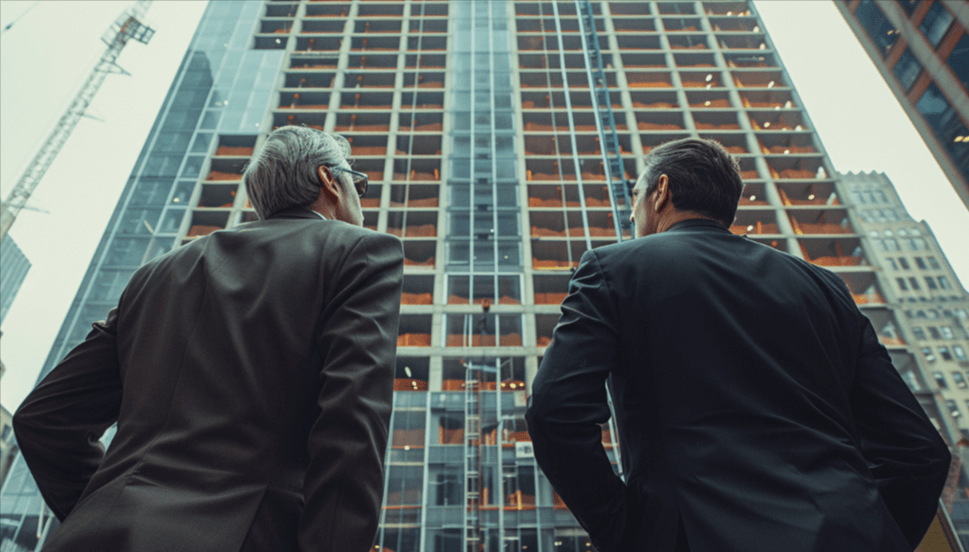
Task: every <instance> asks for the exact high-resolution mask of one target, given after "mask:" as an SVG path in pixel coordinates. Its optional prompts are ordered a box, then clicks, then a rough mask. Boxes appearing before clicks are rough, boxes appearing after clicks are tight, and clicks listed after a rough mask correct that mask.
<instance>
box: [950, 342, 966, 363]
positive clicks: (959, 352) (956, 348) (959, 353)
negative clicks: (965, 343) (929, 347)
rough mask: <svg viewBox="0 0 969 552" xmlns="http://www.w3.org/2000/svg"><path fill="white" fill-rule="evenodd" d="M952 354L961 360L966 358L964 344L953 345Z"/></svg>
mask: <svg viewBox="0 0 969 552" xmlns="http://www.w3.org/2000/svg"><path fill="white" fill-rule="evenodd" d="M952 354H954V355H955V356H956V358H957V359H959V360H966V359H967V357H966V350H965V349H963V348H962V345H953V346H952Z"/></svg>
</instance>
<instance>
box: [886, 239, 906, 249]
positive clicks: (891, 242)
mask: <svg viewBox="0 0 969 552" xmlns="http://www.w3.org/2000/svg"><path fill="white" fill-rule="evenodd" d="M901 250H902V248H900V247H899V246H898V240H896V239H895V238H891V239H887V240H885V251H901Z"/></svg>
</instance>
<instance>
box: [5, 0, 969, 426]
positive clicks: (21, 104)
mask: <svg viewBox="0 0 969 552" xmlns="http://www.w3.org/2000/svg"><path fill="white" fill-rule="evenodd" d="M32 6H33V7H32ZM125 6H126V4H125V3H124V2H118V1H107V2H96V1H84V2H77V1H63V2H59V1H50V0H45V1H43V2H41V3H39V4H37V5H36V6H34V2H33V1H13V0H3V1H0V27H6V26H7V25H8V24H9V23H10V22H12V21H14V20H15V19H17V18H18V17H19V16H21V15H22V14H24V13H25V11H26V10H28V9H29V10H30V11H28V12H26V15H24V16H23V17H22V18H21V19H20V20H19V21H17V22H16V23H15V25H14V26H13V27H12V28H11V29H10V30H8V31H5V32H3V34H2V35H0V143H2V148H0V196H2V197H6V195H7V193H8V192H9V189H10V187H12V186H13V185H14V183H16V181H17V179H18V178H19V176H20V175H21V173H22V171H23V169H24V167H25V166H26V165H27V163H28V162H29V161H30V158H31V157H32V156H33V154H34V153H35V152H36V150H37V148H38V146H39V145H40V144H41V143H43V140H44V139H45V138H46V136H47V134H48V133H49V132H50V130H51V129H52V128H53V126H54V124H55V122H56V121H57V119H58V118H59V117H60V116H61V114H62V113H63V112H64V109H65V108H66V107H67V105H68V104H69V102H70V100H71V99H72V98H73V97H74V95H75V93H76V92H77V90H78V88H79V87H80V85H81V83H82V82H83V79H84V78H85V77H86V76H87V75H88V73H89V71H90V69H91V68H92V67H93V66H94V64H95V62H96V61H97V59H98V58H99V57H100V55H101V53H102V52H103V51H104V44H103V43H102V42H101V41H100V40H99V39H100V36H101V34H102V33H103V32H104V31H105V30H106V29H107V28H108V27H109V25H110V24H111V22H112V21H113V20H114V19H115V18H116V17H118V15H120V14H121V12H122V11H123V10H124V8H125ZM756 6H757V8H758V9H759V10H760V12H761V14H762V16H763V18H764V22H765V25H766V27H767V30H768V31H769V32H770V34H771V37H772V38H773V40H774V42H775V44H776V46H777V49H778V51H779V52H780V56H781V58H782V59H783V61H784V64H785V66H786V68H787V69H788V71H789V73H790V74H791V77H792V79H793V81H794V84H795V86H796V87H797V89H798V92H799V93H800V95H801V98H802V100H803V102H804V104H805V105H804V107H805V108H806V109H807V110H808V112H809V114H810V117H811V119H812V121H813V123H814V125H815V128H816V129H817V131H818V133H819V135H820V137H821V140H822V142H823V143H824V146H825V148H826V149H827V152H828V154H829V156H830V158H831V161H832V162H833V164H834V166H835V168H836V169H837V170H839V171H842V172H847V171H855V172H857V171H872V170H874V171H879V172H885V173H886V174H887V175H888V177H889V178H890V179H891V180H892V181H893V182H894V183H895V185H896V187H897V188H898V190H899V193H900V195H901V196H902V200H903V201H904V202H905V205H906V206H907V207H908V209H909V212H910V213H911V214H912V216H913V217H915V218H916V219H918V220H922V219H925V220H927V221H928V222H929V224H930V225H931V227H932V229H933V231H934V232H935V234H936V236H937V237H938V238H939V241H940V242H941V243H942V246H943V248H944V249H945V252H946V254H947V256H948V258H949V261H950V262H952V264H953V265H954V267H955V269H956V271H957V273H959V275H960V277H961V278H962V281H963V282H964V283H965V282H969V246H967V243H966V242H967V240H966V235H967V234H969V211H967V210H966V208H965V206H963V204H962V203H961V202H960V201H959V200H958V198H957V197H956V194H955V192H954V191H952V188H951V185H950V184H949V182H948V181H947V180H946V178H945V176H944V175H943V174H942V171H941V169H939V167H938V164H937V163H936V162H935V160H934V158H933V157H932V155H931V154H930V153H929V152H928V149H926V147H925V145H924V144H923V142H922V140H921V138H920V137H919V135H918V133H917V132H916V131H915V129H914V127H913V126H912V124H911V123H910V122H909V120H908V118H907V117H906V116H905V114H904V112H903V111H902V109H901V107H900V106H899V105H898V101H897V100H896V99H895V97H894V96H893V95H892V94H891V92H890V91H889V89H888V87H887V85H886V84H885V82H884V81H883V80H882V78H881V76H880V75H879V74H878V71H877V70H876V69H875V67H874V65H872V63H871V61H870V60H869V59H868V56H867V55H866V54H865V53H864V51H863V50H862V48H861V45H860V44H859V43H858V41H857V39H856V38H855V37H854V35H853V34H852V33H851V31H850V30H849V28H848V26H847V24H846V23H845V22H844V19H843V18H842V17H841V15H840V14H839V13H838V12H837V10H836V9H835V7H834V4H833V3H832V2H830V1H825V0H803V1H795V0H770V1H764V0H759V1H757V2H756ZM204 9H205V2H202V1H198V0H196V1H185V2H176V1H172V0H165V1H156V2H155V3H154V4H153V5H152V7H151V9H150V10H149V12H148V16H147V22H148V23H149V24H150V25H151V26H152V27H153V28H154V29H155V30H156V34H155V36H154V38H153V39H152V41H151V43H150V44H149V45H147V46H145V45H142V44H140V43H132V44H129V45H128V46H127V47H126V48H125V50H124V53H123V54H122V55H121V58H120V59H119V63H120V65H121V66H123V67H124V68H125V69H127V70H128V71H129V72H130V73H132V76H130V77H128V76H118V75H112V76H109V77H108V78H107V80H106V82H105V84H104V86H103V87H102V88H101V91H100V92H99V93H98V95H97V97H96V99H95V100H94V103H93V105H92V107H91V109H90V111H89V112H90V113H91V114H92V115H94V116H96V117H99V118H102V119H104V122H98V121H95V120H92V119H87V118H85V119H82V120H81V122H80V124H79V125H78V127H77V129H76V130H75V131H74V133H73V135H72V136H71V138H70V140H69V141H68V142H67V144H66V145H65V146H64V148H63V149H62V150H61V152H60V155H59V156H58V158H57V160H56V162H55V163H54V165H53V166H52V167H51V169H50V170H49V171H48V172H47V175H46V176H45V177H44V180H43V182H42V183H41V184H40V186H39V187H38V189H37V191H36V192H35V193H34V195H33V197H32V199H31V202H30V205H31V206H33V207H36V208H39V209H44V210H47V211H49V214H43V213H38V212H35V211H22V212H21V214H20V217H19V218H18V219H17V223H16V225H15V226H14V228H13V230H12V231H11V235H12V236H13V237H14V239H15V240H16V241H17V243H18V244H19V245H20V247H21V249H23V251H24V253H25V254H26V255H27V257H28V258H29V259H30V262H31V263H32V264H33V267H32V268H31V269H30V272H29V273H28V274H27V279H26V280H25V282H24V284H23V286H22V287H21V288H20V292H19V293H18V295H17V298H16V300H15V301H14V303H13V307H12V308H11V310H10V312H9V313H8V314H7V317H6V319H5V321H4V325H3V333H4V335H3V343H2V358H3V362H4V364H5V365H6V366H7V369H8V371H7V374H6V375H5V376H4V378H3V382H2V385H0V403H2V404H3V405H4V406H6V407H7V408H8V409H10V410H13V409H15V408H16V407H17V406H18V405H19V404H20V402H21V401H22V400H23V398H24V396H26V394H27V393H28V392H29V391H30V389H31V388H32V387H33V385H34V383H35V381H36V378H37V374H38V373H39V371H40V369H41V367H42V366H43V363H44V361H45V360H46V358H47V354H48V352H49V351H50V348H51V345H52V343H53V340H54V338H55V337H56V334H57V332H58V330H59V329H60V327H61V324H62V323H63V321H64V317H65V316H66V314H67V310H68V308H69V307H70V304H71V301H73V299H74V295H75V294H76V293H77V290H78V287H79V285H80V283H81V279H82V277H83V275H84V271H85V270H86V269H87V267H88V264H89V263H90V261H91V257H92V256H93V254H94V249H95V248H96V247H97V244H98V241H99V240H100V238H101V235H102V233H103V232H104V229H105V226H106V224H107V221H108V218H109V217H110V216H111V212H112V211H113V209H114V207H115V204H116V202H117V199H118V196H119V194H120V193H121V190H122V188H123V186H124V183H125V181H126V179H127V178H128V175H129V173H130V172H131V169H132V166H133V165H134V162H135V159H136V157H137V156H138V153H139V152H140V150H141V146H142V145H143V143H144V141H145V138H146V137H147V135H148V132H149V130H150V128H151V125H152V123H153V122H154V119H155V116H156V115H157V114H158V110H159V108H160V107H161V102H162V100H163V99H164V96H165V94H166V92H167V91H168V88H169V86H170V85H171V82H172V79H173V78H174V75H175V71H176V70H177V68H178V65H179V63H180V62H181V59H182V56H183V55H184V53H185V49H186V48H187V46H188V43H189V41H190V40H191V37H192V34H193V33H194V31H195V27H196V26H197V24H198V21H199V18H200V17H201V15H202V12H203V11H204ZM38 29H41V30H42V32H37V30H38Z"/></svg>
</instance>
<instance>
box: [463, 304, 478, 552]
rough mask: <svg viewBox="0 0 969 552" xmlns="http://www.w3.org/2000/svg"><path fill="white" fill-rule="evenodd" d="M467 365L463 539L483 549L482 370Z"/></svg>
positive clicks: (470, 551) (469, 551) (470, 549)
mask: <svg viewBox="0 0 969 552" xmlns="http://www.w3.org/2000/svg"><path fill="white" fill-rule="evenodd" d="M468 318H470V315H469V316H468ZM471 331H473V329H471ZM464 367H465V375H464V497H465V498H464V500H465V509H464V543H465V551H466V552H480V550H481V519H480V515H481V397H480V395H479V390H480V385H481V370H480V368H479V367H477V366H475V365H474V363H473V362H467V363H466V364H465V365H464Z"/></svg>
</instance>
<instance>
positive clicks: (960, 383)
mask: <svg viewBox="0 0 969 552" xmlns="http://www.w3.org/2000/svg"><path fill="white" fill-rule="evenodd" d="M952 381H954V382H955V384H956V387H958V388H959V389H965V388H966V378H965V377H964V376H963V375H962V372H952Z"/></svg>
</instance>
